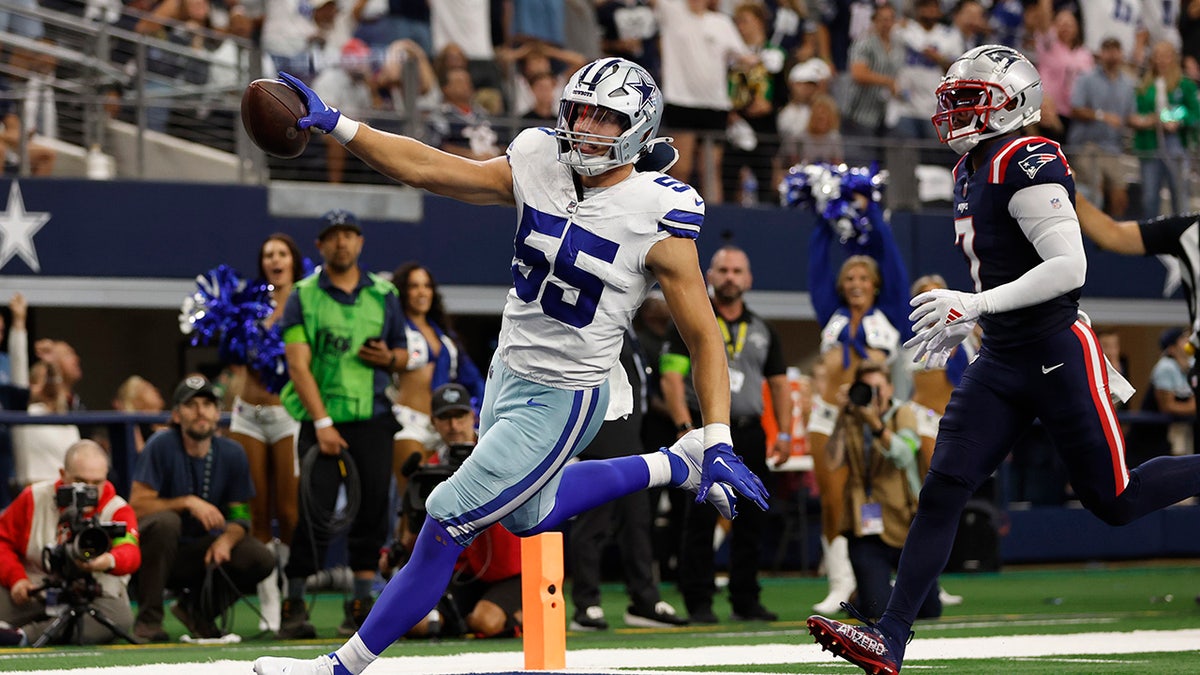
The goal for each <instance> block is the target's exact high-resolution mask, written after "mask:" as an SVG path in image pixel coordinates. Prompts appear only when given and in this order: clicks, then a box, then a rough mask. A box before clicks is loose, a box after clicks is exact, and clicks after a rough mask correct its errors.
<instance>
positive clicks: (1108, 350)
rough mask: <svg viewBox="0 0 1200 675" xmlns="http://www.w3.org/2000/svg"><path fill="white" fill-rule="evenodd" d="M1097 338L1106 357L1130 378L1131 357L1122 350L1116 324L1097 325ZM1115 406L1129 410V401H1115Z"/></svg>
mask: <svg viewBox="0 0 1200 675" xmlns="http://www.w3.org/2000/svg"><path fill="white" fill-rule="evenodd" d="M1094 330H1095V331H1096V339H1097V340H1099V341H1100V351H1102V352H1104V358H1106V359H1108V362H1109V363H1110V364H1112V367H1113V368H1115V369H1116V371H1117V372H1118V373H1120V374H1121V377H1124V378H1125V379H1129V358H1128V357H1127V356H1125V354H1124V352H1122V351H1121V333H1120V331H1118V330H1117V329H1116V327H1114V326H1097V327H1096V328H1095V329H1094ZM1113 407H1114V408H1116V409H1117V410H1119V411H1123V410H1128V409H1129V403H1128V402H1127V401H1121V402H1119V403H1118V402H1114V403H1113Z"/></svg>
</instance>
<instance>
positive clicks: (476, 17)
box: [429, 0, 503, 91]
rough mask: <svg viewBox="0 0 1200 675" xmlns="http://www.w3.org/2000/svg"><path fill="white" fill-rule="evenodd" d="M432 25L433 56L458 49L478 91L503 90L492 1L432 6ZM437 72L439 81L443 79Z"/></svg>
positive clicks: (446, 1) (441, 1) (442, 0)
mask: <svg viewBox="0 0 1200 675" xmlns="http://www.w3.org/2000/svg"><path fill="white" fill-rule="evenodd" d="M429 24H430V28H431V31H432V35H433V51H432V52H430V53H432V54H441V53H442V50H443V49H446V47H448V46H449V45H455V46H456V47H458V49H459V50H460V51H461V52H462V53H463V55H464V57H465V58H466V60H467V63H466V64H465V67H466V68H467V70H468V71H470V73H471V82H472V83H473V84H474V86H475V87H476V88H477V89H496V90H497V91H499V90H501V89H502V87H503V78H502V77H501V73H500V68H499V66H498V65H497V63H496V51H495V49H494V47H493V46H492V45H493V40H492V33H493V26H492V12H491V8H490V0H438V1H437V2H430V3H429ZM442 74H443V73H442V71H440V70H439V71H438V77H441V76H442Z"/></svg>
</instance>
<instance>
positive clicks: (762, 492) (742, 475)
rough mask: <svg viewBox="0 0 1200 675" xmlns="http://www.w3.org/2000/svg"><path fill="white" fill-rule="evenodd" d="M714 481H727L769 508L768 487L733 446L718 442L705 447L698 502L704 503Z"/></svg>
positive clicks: (760, 506)
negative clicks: (736, 453)
mask: <svg viewBox="0 0 1200 675" xmlns="http://www.w3.org/2000/svg"><path fill="white" fill-rule="evenodd" d="M714 483H725V484H727V485H729V486H731V487H732V488H733V489H735V490H737V491H738V492H739V493H741V494H742V496H744V497H748V498H749V499H750V501H752V502H754V503H755V504H758V508H760V509H762V510H763V511H766V510H767V497H769V496H770V495H768V494H767V488H766V487H765V486H764V485H763V482H762V480H760V479H759V477H758V476H757V475H755V473H754V472H753V471H751V470H750V469H748V468H746V465H745V464H743V463H742V458H741V457H738V456H737V455H735V454H733V446H731V445H729V444H727V443H717V444H716V445H714V446H711V447H708V448H705V449H704V466H702V467H701V469H700V485H699V487H698V488H697V489H696V503H697V504H700V503H703V502H704V500H705V498H706V497H708V491H709V489H710V488H712V487H713V484H714Z"/></svg>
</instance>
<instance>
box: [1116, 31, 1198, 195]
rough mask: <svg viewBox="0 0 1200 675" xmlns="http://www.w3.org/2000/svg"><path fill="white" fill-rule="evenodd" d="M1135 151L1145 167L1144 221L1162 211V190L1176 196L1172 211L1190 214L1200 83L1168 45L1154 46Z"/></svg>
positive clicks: (1140, 93)
mask: <svg viewBox="0 0 1200 675" xmlns="http://www.w3.org/2000/svg"><path fill="white" fill-rule="evenodd" d="M1129 126H1131V127H1133V128H1134V129H1135V131H1134V134H1133V149H1134V152H1136V153H1137V155H1138V162H1139V163H1140V164H1141V168H1142V217H1144V218H1153V217H1154V216H1157V215H1159V214H1160V213H1162V210H1161V208H1160V204H1161V201H1162V196H1161V194H1160V193H1161V190H1162V189H1163V187H1166V188H1167V191H1168V192H1169V193H1170V195H1171V212H1172V213H1182V212H1183V211H1184V207H1185V204H1186V203H1187V201H1186V196H1187V194H1188V187H1187V174H1188V166H1189V161H1188V153H1189V151H1191V150H1193V149H1194V148H1195V147H1196V134H1197V130H1198V128H1200V100H1198V99H1197V98H1196V83H1195V82H1194V81H1192V80H1191V79H1189V78H1186V77H1184V76H1183V67H1182V65H1181V64H1180V61H1179V52H1178V51H1177V50H1176V49H1175V47H1173V46H1171V44H1170V43H1168V42H1159V43H1158V44H1156V45H1154V48H1153V50H1152V52H1151V56H1150V68H1149V69H1148V70H1147V72H1146V75H1145V76H1144V77H1143V78H1142V82H1141V84H1140V85H1139V86H1138V88H1137V112H1136V113H1135V114H1134V115H1133V117H1132V118H1131V119H1130V121H1129Z"/></svg>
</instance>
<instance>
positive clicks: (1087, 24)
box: [1041, 0, 1146, 68]
mask: <svg viewBox="0 0 1200 675" xmlns="http://www.w3.org/2000/svg"><path fill="white" fill-rule="evenodd" d="M1041 4H1043V5H1045V4H1049V2H1047V0H1041ZM1142 5H1143V3H1141V2H1126V0H1088V1H1087V2H1081V3H1079V16H1080V24H1081V25H1082V27H1083V44H1084V45H1086V46H1087V48H1088V51H1090V52H1091V53H1093V54H1096V53H1099V51H1100V43H1102V42H1103V41H1104V40H1105V38H1109V37H1114V38H1116V39H1118V40H1120V41H1121V53H1122V54H1124V55H1125V58H1126V59H1127V63H1131V64H1133V65H1135V66H1138V67H1139V68H1140V67H1141V65H1142V64H1143V63H1145V62H1146V49H1145V46H1146V45H1145V38H1144V37H1139V33H1140V32H1141V23H1142Z"/></svg>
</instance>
